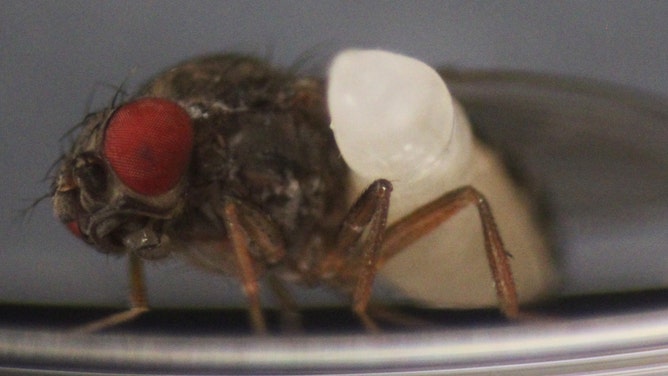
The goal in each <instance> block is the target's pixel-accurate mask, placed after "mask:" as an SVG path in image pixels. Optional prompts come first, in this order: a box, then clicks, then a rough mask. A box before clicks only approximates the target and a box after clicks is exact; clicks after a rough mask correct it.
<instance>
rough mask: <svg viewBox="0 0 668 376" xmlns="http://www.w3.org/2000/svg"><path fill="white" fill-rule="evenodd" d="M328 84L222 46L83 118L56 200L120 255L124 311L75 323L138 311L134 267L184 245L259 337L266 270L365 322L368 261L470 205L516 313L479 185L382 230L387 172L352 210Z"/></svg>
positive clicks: (82, 230)
mask: <svg viewBox="0 0 668 376" xmlns="http://www.w3.org/2000/svg"><path fill="white" fill-rule="evenodd" d="M325 93H326V90H325V83H324V81H323V80H321V79H317V78H311V77H299V76H296V75H294V74H293V73H292V72H289V71H284V70H280V69H277V68H273V67H272V66H270V65H269V64H268V63H266V62H264V61H262V60H259V59H255V58H253V57H247V56H240V55H232V54H226V55H216V56H208V57H202V58H197V59H193V60H190V61H186V62H184V63H182V64H180V65H177V66H175V67H174V68H172V69H169V70H167V71H165V72H164V73H162V74H160V75H158V76H157V77H155V78H154V79H152V80H150V81H149V82H148V84H146V85H145V86H144V87H143V88H142V89H140V90H139V91H138V93H137V94H136V95H135V96H133V97H132V98H130V99H129V100H127V101H126V102H125V103H121V104H115V103H114V104H113V105H111V106H109V107H108V108H105V109H103V110H101V111H99V112H95V113H91V114H89V115H88V116H86V117H85V119H84V120H83V122H82V123H81V124H80V130H79V134H78V136H77V137H76V138H75V140H74V142H73V145H72V146H71V148H70V150H69V151H68V152H67V153H66V154H65V155H64V156H63V157H62V160H61V164H60V167H59V170H58V173H57V176H56V178H55V180H54V182H53V185H52V200H53V207H54V211H55V214H56V216H57V217H58V218H59V219H60V220H61V221H62V222H63V223H64V224H66V225H67V227H68V228H69V229H70V230H71V231H72V233H74V234H75V235H76V236H78V237H80V238H81V239H83V240H84V241H86V242H88V243H90V244H91V245H93V246H94V248H95V249H97V250H98V251H100V252H103V253H107V254H113V255H127V256H128V260H129V276H130V303H131V307H130V309H129V310H127V311H125V312H121V313H118V314H116V315H112V316H110V317H106V318H103V319H101V320H99V321H96V322H93V323H90V324H89V325H86V326H85V327H83V329H84V330H87V331H94V330H99V329H102V328H105V327H108V326H112V325H115V324H117V323H120V322H124V321H127V320H131V319H133V318H134V317H136V316H138V315H140V314H141V313H143V312H145V311H146V310H147V309H148V303H147V296H146V295H147V293H146V288H145V283H144V276H143V263H144V262H145V261H150V260H155V259H161V258H165V257H168V256H169V255H172V254H179V255H183V256H185V257H186V258H188V259H189V260H191V261H192V262H194V263H195V264H196V265H199V266H201V267H203V268H206V269H210V270H213V271H215V272H219V273H225V274H227V275H230V276H233V277H235V278H237V279H238V280H239V281H240V283H241V286H242V288H243V291H244V292H245V295H246V297H247V299H248V306H249V316H250V323H251V325H252V327H253V328H254V330H255V331H256V332H260V333H261V332H265V331H266V330H267V328H266V323H265V319H264V317H263V313H262V307H261V302H260V297H259V280H260V279H262V278H264V277H270V278H272V280H273V281H276V283H278V284H281V283H286V282H295V283H298V284H302V285H305V286H316V285H326V286H329V287H331V288H334V289H337V290H338V291H342V292H343V293H345V294H346V295H347V296H349V297H350V300H351V305H352V310H353V312H354V313H355V314H356V315H357V316H359V318H360V319H361V322H362V323H364V325H365V326H366V327H367V328H369V329H371V330H373V329H374V328H375V327H376V326H375V323H374V321H373V319H372V318H371V317H370V315H369V314H368V313H367V307H368V304H369V300H370V297H371V290H372V286H373V283H374V277H375V275H376V272H377V270H378V269H379V268H381V267H382V266H383V264H385V263H386V262H387V261H388V260H389V259H391V258H392V257H393V256H394V255H396V254H397V253H399V252H401V251H402V250H404V249H405V248H406V247H407V246H408V245H410V244H411V243H412V242H413V241H415V240H416V239H419V238H420V237H422V236H423V235H425V234H427V233H429V232H430V231H431V230H432V229H434V228H435V227H436V226H438V225H439V224H440V223H442V222H443V221H446V220H447V219H449V218H450V217H452V216H453V215H455V214H456V213H457V212H458V211H459V210H460V209H462V208H464V207H467V206H470V205H474V206H475V207H476V208H477V209H478V213H479V215H480V218H481V223H482V227H483V235H484V238H485V250H486V253H487V257H488V260H489V265H490V268H491V270H492V276H493V280H494V283H495V288H496V291H497V296H498V299H499V302H500V309H501V311H502V312H503V314H504V315H506V316H507V317H509V318H514V317H517V316H518V302H517V297H516V292H515V286H514V282H513V277H512V274H511V270H510V267H509V264H508V254H507V252H506V251H505V249H504V246H503V243H502V240H501V237H500V235H499V233H498V230H497V226H496V224H495V222H494V218H493V216H492V213H491V209H490V207H489V205H488V203H487V201H486V199H485V198H484V197H483V196H482V195H481V194H480V193H479V192H478V191H477V190H476V189H475V188H473V187H470V186H465V187H462V188H459V189H456V190H454V191H451V192H448V193H446V194H444V195H443V196H441V197H440V198H438V199H436V200H434V201H433V202H431V203H428V204H426V205H424V206H423V207H420V208H418V209H417V210H415V211H413V212H412V213H410V214H408V215H406V216H405V217H403V218H401V219H400V220H398V221H396V222H395V223H393V224H391V225H389V226H388V223H387V215H388V209H389V206H390V202H391V200H390V197H391V192H392V184H391V183H390V182H389V181H388V180H385V179H379V180H376V181H374V182H373V183H371V184H370V185H369V187H368V188H367V189H366V190H365V191H364V192H363V193H362V194H361V195H360V196H359V198H358V199H357V200H356V201H355V202H354V204H353V205H352V206H350V207H348V206H349V205H348V204H347V194H348V193H347V192H348V190H349V185H350V183H349V179H348V175H349V170H348V167H347V166H346V164H345V162H344V160H343V159H342V157H341V155H340V153H339V150H338V148H337V145H336V143H335V140H334V137H333V134H332V131H331V130H330V127H329V124H330V119H329V115H328V110H327V105H326V99H325ZM444 288H446V287H445V286H444Z"/></svg>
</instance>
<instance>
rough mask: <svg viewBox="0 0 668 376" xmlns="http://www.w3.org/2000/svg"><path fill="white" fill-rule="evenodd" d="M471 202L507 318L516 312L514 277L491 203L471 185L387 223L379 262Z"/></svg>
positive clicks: (390, 256)
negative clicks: (478, 220) (479, 224)
mask: <svg viewBox="0 0 668 376" xmlns="http://www.w3.org/2000/svg"><path fill="white" fill-rule="evenodd" d="M471 204H474V205H475V206H476V208H477V209H478V213H479V215H480V220H481V222H482V229H483V235H484V237H485V251H486V252H487V260H488V261H489V266H490V269H491V270H492V277H493V279H494V284H495V287H496V293H497V297H498V299H499V303H500V309H501V312H503V314H504V315H505V316H506V317H508V318H517V317H518V316H519V306H518V300H517V292H516V290H515V281H514V280H513V275H512V272H511V269H510V264H509V262H508V258H509V253H508V252H507V251H506V250H505V248H504V246H503V242H502V240H501V236H500V235H499V230H498V229H497V226H496V222H495V221H494V216H493V215H492V211H491V209H490V206H489V204H488V202H487V200H486V199H485V197H484V196H483V195H482V194H481V193H480V192H478V191H477V190H476V189H475V188H473V187H471V186H465V187H462V188H459V189H456V190H454V191H451V192H448V193H446V194H444V195H443V196H441V197H439V198H438V199H436V200H434V201H432V202H430V203H428V204H426V205H424V206H422V207H420V208H418V209H417V210H415V211H414V212H412V213H411V214H409V215H407V216H406V217H404V218H402V219H401V220H399V221H398V222H396V223H394V224H393V225H392V226H390V227H389V228H388V230H387V233H386V238H385V241H384V242H383V247H382V249H381V256H380V259H379V262H378V263H379V265H382V264H384V263H385V262H386V261H387V260H389V259H390V258H392V257H393V256H394V255H396V254H397V253H399V252H401V251H402V250H404V249H405V248H406V247H407V246H408V245H410V244H411V243H413V242H414V241H416V240H417V239H419V238H420V237H422V236H424V235H426V234H427V233H429V232H430V231H432V230H433V229H435V228H436V227H438V226H439V225H440V224H441V223H443V222H445V221H447V220H448V219H450V218H451V217H452V216H453V215H455V214H457V213H458V212H459V211H460V210H461V209H463V208H465V207H466V206H468V205H471Z"/></svg>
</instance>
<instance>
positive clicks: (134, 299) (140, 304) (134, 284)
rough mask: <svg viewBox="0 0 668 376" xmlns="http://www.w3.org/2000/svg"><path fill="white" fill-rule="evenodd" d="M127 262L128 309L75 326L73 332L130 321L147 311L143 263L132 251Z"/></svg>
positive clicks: (84, 331) (100, 328)
mask: <svg viewBox="0 0 668 376" xmlns="http://www.w3.org/2000/svg"><path fill="white" fill-rule="evenodd" d="M128 263H129V269H130V270H129V276H130V309H128V310H127V311H123V312H119V313H116V314H113V315H111V316H107V317H104V318H102V319H100V320H96V321H93V322H90V323H88V324H85V325H82V326H80V327H77V328H75V329H74V332H78V333H93V332H97V331H100V330H103V329H107V328H110V327H113V326H116V325H120V324H123V323H126V322H129V321H132V320H134V319H136V318H137V317H139V316H140V315H141V314H143V313H144V312H146V311H148V309H149V308H148V300H147V296H146V282H145V280H144V264H143V262H142V260H141V259H140V258H139V256H137V255H136V254H134V253H133V252H130V254H129V255H128Z"/></svg>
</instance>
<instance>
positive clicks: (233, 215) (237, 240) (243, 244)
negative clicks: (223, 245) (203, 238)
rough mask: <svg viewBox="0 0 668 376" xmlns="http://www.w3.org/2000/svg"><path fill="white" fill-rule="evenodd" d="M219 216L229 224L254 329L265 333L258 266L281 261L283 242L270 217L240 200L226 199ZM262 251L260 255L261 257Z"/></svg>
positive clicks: (265, 326) (227, 228)
mask: <svg viewBox="0 0 668 376" xmlns="http://www.w3.org/2000/svg"><path fill="white" fill-rule="evenodd" d="M219 215H220V216H221V217H222V218H223V221H224V223H225V228H226V230H227V233H228V236H229V238H230V241H231V242H232V248H233V249H234V254H235V258H236V261H237V264H238V266H239V274H240V275H239V276H240V278H241V283H242V287H243V290H244V293H245V294H246V297H247V298H248V309H249V314H250V321H251V326H252V327H253V330H254V331H255V332H256V333H258V334H265V333H266V332H267V324H266V321H265V319H264V316H263V314H262V305H261V302H260V288H259V284H258V278H259V273H258V271H257V270H256V266H260V265H258V264H259V263H258V261H260V262H262V263H263V264H264V265H269V264H274V263H276V262H278V261H280V260H281V259H282V258H283V257H284V256H285V247H284V245H283V241H282V239H281V237H280V236H279V234H278V230H277V229H276V226H275V225H274V224H273V223H272V222H271V220H270V219H269V218H268V217H267V216H266V215H264V214H263V213H261V212H259V211H257V210H255V209H253V208H251V207H249V206H248V205H245V204H244V203H243V202H241V201H239V200H237V199H234V198H232V197H225V199H224V200H223V207H222V209H221V210H220V212H219ZM251 247H253V248H251ZM258 251H259V253H260V254H257V253H258ZM254 252H255V253H254ZM258 259H259V260H258Z"/></svg>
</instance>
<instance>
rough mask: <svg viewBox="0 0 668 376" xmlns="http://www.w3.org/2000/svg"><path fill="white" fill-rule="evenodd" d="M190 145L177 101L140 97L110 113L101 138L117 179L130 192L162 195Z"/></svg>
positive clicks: (188, 126) (184, 165)
mask: <svg viewBox="0 0 668 376" xmlns="http://www.w3.org/2000/svg"><path fill="white" fill-rule="evenodd" d="M192 147H193V127H192V121H191V120H190V117H189V116H188V114H187V113H186V111H185V110H184V109H183V108H181V107H180V106H179V105H178V104H176V103H174V102H172V101H169V100H167V99H162V98H144V99H138V100H136V101H134V102H130V103H128V104H125V105H123V106H122V107H120V108H119V109H118V110H116V113H114V115H112V117H111V119H110V120H109V124H108V125H107V130H106V133H105V137H104V155H105V157H106V158H107V160H108V161H109V164H110V165H111V167H112V168H113V170H114V172H116V175H118V177H119V179H121V181H122V182H123V183H124V184H125V185H126V186H127V187H128V188H130V189H132V190H133V191H135V192H137V193H140V194H144V195H150V196H156V195H160V194H163V193H165V192H167V191H169V190H170V189H172V188H174V186H175V185H176V184H177V183H178V182H179V179H181V176H182V175H183V173H184V172H185V170H186V168H187V167H188V163H189V161H190V152H191V150H192Z"/></svg>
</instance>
